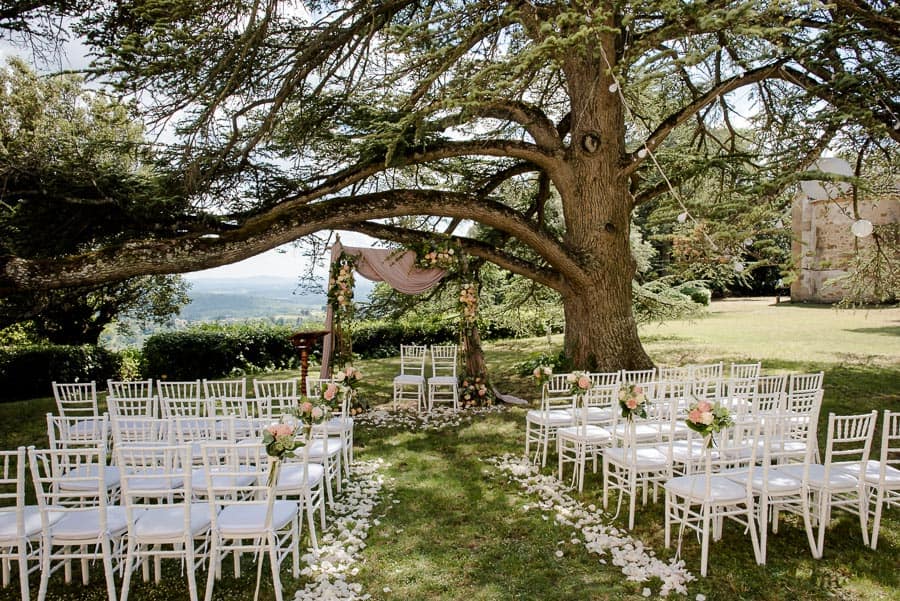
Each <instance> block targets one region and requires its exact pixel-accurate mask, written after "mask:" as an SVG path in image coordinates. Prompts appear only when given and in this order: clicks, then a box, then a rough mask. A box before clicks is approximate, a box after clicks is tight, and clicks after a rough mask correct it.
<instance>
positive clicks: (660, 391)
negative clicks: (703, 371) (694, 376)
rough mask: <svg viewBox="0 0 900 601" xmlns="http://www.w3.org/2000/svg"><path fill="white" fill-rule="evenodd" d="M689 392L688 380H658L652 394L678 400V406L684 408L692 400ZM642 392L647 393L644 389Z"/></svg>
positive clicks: (689, 384) (689, 383)
mask: <svg viewBox="0 0 900 601" xmlns="http://www.w3.org/2000/svg"><path fill="white" fill-rule="evenodd" d="M691 392H692V388H691V381H690V380H680V379H679V380H660V381H659V382H656V383H655V386H654V387H653V393H654V394H653V395H652V396H656V397H662V398H667V399H674V400H675V401H677V402H678V406H679V407H680V408H682V409H684V408H686V407H687V406H688V405H690V404H691V403H693V402H694V399H693V398H692V396H691ZM644 393H645V395H647V390H646V389H645V391H644ZM648 398H649V397H648Z"/></svg>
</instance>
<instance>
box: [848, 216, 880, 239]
mask: <svg viewBox="0 0 900 601" xmlns="http://www.w3.org/2000/svg"><path fill="white" fill-rule="evenodd" d="M850 231H851V232H853V235H854V236H856V237H857V238H865V237H866V236H871V235H872V232H873V231H875V227H874V226H873V225H872V222H871V221H869V220H868V219H857V220H856V221H854V222H853V225H851V226H850Z"/></svg>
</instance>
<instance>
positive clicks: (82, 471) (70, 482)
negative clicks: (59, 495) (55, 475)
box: [58, 465, 122, 491]
mask: <svg viewBox="0 0 900 601" xmlns="http://www.w3.org/2000/svg"><path fill="white" fill-rule="evenodd" d="M101 473H102V474H103V482H104V484H105V485H106V489H107V490H109V489H110V488H115V487H116V486H118V485H119V483H120V482H121V479H122V476H121V474H120V473H119V468H117V467H115V466H112V465H101V466H98V465H80V466H78V467H76V468H75V469H73V470H69V471H68V472H66V473H65V474H63V476H62V477H61V478H59V480H58V483H59V488H60V489H61V490H78V491H84V490H91V489H94V488H96V487H97V484H96V482H93V481H91V480H78V479H77V478H96V477H97V476H99V475H100V474H101Z"/></svg>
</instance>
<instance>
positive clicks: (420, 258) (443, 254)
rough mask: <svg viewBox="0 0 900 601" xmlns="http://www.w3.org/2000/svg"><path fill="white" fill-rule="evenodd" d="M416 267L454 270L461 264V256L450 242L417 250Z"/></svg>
mask: <svg viewBox="0 0 900 601" xmlns="http://www.w3.org/2000/svg"><path fill="white" fill-rule="evenodd" d="M415 251H416V265H417V266H418V267H422V268H424V269H433V268H437V269H448V270H449V269H453V268H454V267H456V264H457V263H458V262H459V255H458V254H457V252H456V250H454V248H453V246H452V245H451V244H450V241H445V242H440V243H438V244H430V245H426V246H423V247H420V248H416V249H415Z"/></svg>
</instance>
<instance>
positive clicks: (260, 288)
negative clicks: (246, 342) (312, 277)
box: [179, 276, 374, 321]
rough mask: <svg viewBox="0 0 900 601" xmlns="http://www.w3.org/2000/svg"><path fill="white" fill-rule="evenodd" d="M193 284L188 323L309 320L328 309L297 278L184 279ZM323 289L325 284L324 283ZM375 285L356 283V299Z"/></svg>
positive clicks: (320, 296) (320, 295)
mask: <svg viewBox="0 0 900 601" xmlns="http://www.w3.org/2000/svg"><path fill="white" fill-rule="evenodd" d="M185 279H186V280H187V281H188V282H190V284H191V287H190V290H188V296H189V297H190V299H191V302H190V303H189V304H188V305H186V306H184V307H182V309H181V315H180V316H179V318H180V319H183V320H185V321H230V320H242V319H272V318H279V317H281V318H287V319H289V320H290V319H292V318H310V317H314V316H316V315H321V314H323V313H324V310H325V303H326V296H325V294H324V292H322V293H314V292H308V291H301V290H300V289H299V288H298V285H297V280H296V279H295V278H282V277H277V276H254V277H247V278H202V279H192V278H190V276H188V277H186V278H185ZM323 287H324V283H323ZM373 287H374V284H373V283H372V282H369V281H368V280H364V279H362V278H359V279H358V280H357V285H356V291H355V294H354V296H355V298H356V299H357V300H364V299H366V298H367V297H368V296H369V293H370V292H371V291H372V288H373Z"/></svg>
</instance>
